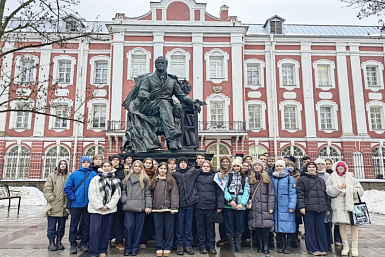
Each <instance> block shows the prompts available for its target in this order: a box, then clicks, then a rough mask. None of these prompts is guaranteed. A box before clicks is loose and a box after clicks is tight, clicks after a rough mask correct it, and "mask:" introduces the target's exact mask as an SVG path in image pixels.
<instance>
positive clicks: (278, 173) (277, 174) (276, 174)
mask: <svg viewBox="0 0 385 257" xmlns="http://www.w3.org/2000/svg"><path fill="white" fill-rule="evenodd" d="M287 175H290V172H289V171H287V170H286V169H284V170H281V171H274V172H273V176H274V177H276V178H284V177H286V176H287Z"/></svg>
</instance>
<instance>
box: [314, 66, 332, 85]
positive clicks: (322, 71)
mask: <svg viewBox="0 0 385 257" xmlns="http://www.w3.org/2000/svg"><path fill="white" fill-rule="evenodd" d="M329 67H330V66H329V65H318V66H317V71H318V85H319V86H330V85H331V83H330V70H329Z"/></svg>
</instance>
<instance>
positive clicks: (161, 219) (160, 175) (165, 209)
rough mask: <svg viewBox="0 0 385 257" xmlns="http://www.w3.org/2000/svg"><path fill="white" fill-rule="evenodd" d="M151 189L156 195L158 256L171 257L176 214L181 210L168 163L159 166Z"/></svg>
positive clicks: (155, 211) (155, 215) (153, 206)
mask: <svg viewBox="0 0 385 257" xmlns="http://www.w3.org/2000/svg"><path fill="white" fill-rule="evenodd" d="M151 189H152V192H153V195H154V199H153V201H152V212H153V216H154V223H155V249H156V256H170V255H171V250H172V245H173V242H174V227H175V226H174V220H175V215H174V214H175V213H177V212H178V208H179V193H178V186H177V185H176V181H175V179H174V178H173V176H172V175H171V173H170V170H169V169H168V166H167V163H165V162H161V163H160V164H159V166H158V169H157V170H156V172H155V174H154V177H153V178H152V183H151Z"/></svg>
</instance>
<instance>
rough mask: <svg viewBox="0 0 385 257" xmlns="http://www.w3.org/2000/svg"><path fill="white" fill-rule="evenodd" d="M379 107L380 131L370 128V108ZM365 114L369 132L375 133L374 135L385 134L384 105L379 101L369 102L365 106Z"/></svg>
mask: <svg viewBox="0 0 385 257" xmlns="http://www.w3.org/2000/svg"><path fill="white" fill-rule="evenodd" d="M372 107H380V108H381V123H382V125H381V129H373V128H372V119H371V108H372ZM366 112H367V116H368V118H367V119H368V128H369V131H372V132H375V133H376V134H383V133H384V132H385V103H384V102H381V101H370V102H368V103H367V104H366Z"/></svg>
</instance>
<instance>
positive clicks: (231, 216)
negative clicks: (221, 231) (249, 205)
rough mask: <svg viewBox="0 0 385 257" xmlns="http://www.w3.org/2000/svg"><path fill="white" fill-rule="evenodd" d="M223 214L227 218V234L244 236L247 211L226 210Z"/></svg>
mask: <svg viewBox="0 0 385 257" xmlns="http://www.w3.org/2000/svg"><path fill="white" fill-rule="evenodd" d="M223 212H224V213H223V214H224V217H225V226H226V234H228V235H241V234H243V232H244V227H245V211H244V210H243V211H238V210H234V209H228V208H224V209H223Z"/></svg>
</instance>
